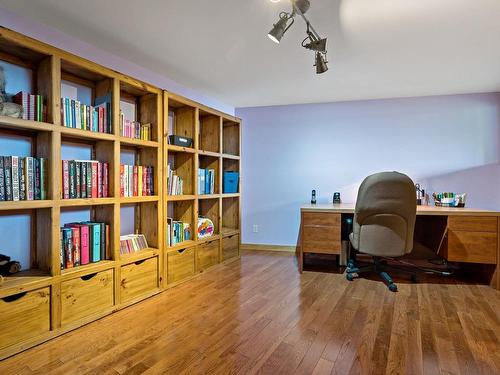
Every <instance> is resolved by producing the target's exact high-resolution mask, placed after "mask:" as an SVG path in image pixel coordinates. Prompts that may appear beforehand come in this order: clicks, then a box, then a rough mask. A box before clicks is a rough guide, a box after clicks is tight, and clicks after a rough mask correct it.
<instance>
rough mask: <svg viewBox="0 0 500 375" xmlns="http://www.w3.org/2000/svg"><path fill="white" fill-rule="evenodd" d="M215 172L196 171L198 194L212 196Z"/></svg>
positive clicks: (201, 169) (212, 170)
mask: <svg viewBox="0 0 500 375" xmlns="http://www.w3.org/2000/svg"><path fill="white" fill-rule="evenodd" d="M214 186H215V170H214V169H203V168H199V169H198V194H214V191H215V188H214Z"/></svg>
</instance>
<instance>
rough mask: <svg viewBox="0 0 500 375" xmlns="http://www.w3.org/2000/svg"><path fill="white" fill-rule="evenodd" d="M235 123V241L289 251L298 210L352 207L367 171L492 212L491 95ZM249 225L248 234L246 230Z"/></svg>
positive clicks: (497, 197)
mask: <svg viewBox="0 0 500 375" xmlns="http://www.w3.org/2000/svg"><path fill="white" fill-rule="evenodd" d="M236 115H237V116H239V117H241V118H242V119H243V149H242V152H243V178H242V189H243V203H242V211H243V217H242V222H243V223H242V226H243V228H242V232H243V233H242V240H243V242H244V243H259V244H273V245H295V244H296V241H297V234H298V227H299V207H300V206H301V205H302V204H304V203H307V202H308V201H309V200H310V194H311V190H312V189H316V190H317V192H318V202H323V203H326V202H328V201H330V202H331V199H332V194H333V192H334V191H339V192H341V194H342V198H343V201H344V202H354V201H355V198H356V193H357V189H358V186H359V184H360V183H361V181H362V180H363V178H364V177H365V176H367V175H369V174H371V173H375V172H379V171H385V170H398V171H401V172H404V173H407V174H408V175H410V176H411V177H412V178H413V179H414V181H415V182H420V183H421V184H423V186H424V187H425V188H426V189H427V190H429V191H457V192H467V193H468V199H469V200H468V205H469V206H470V207H473V206H474V207H478V208H494V209H500V191H499V186H500V184H499V183H500V164H499V161H500V134H499V132H500V93H493V94H471V95H454V96H436V97H424V98H408V99H390V100H372V101H357V102H343V103H327V104H306V105H293V106H276V107H258V108H237V109H236ZM254 224H256V225H258V226H259V230H258V233H253V230H252V229H253V225H254Z"/></svg>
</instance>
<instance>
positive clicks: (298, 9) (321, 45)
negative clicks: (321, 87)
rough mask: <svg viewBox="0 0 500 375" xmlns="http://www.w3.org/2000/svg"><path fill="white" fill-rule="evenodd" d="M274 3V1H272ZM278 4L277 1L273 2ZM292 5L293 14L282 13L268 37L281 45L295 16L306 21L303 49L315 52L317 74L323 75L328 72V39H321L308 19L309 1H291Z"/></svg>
mask: <svg viewBox="0 0 500 375" xmlns="http://www.w3.org/2000/svg"><path fill="white" fill-rule="evenodd" d="M271 1H272V0H271ZM273 2H276V1H273ZM290 2H291V3H292V12H291V13H287V12H281V13H280V19H279V20H278V22H276V23H275V24H274V25H273V28H272V29H271V31H269V33H268V34H267V36H268V37H269V39H271V40H272V41H273V42H275V43H279V42H280V41H281V38H283V35H285V33H286V32H287V30H288V29H289V28H290V27H291V26H292V25H293V23H294V20H295V16H296V15H297V14H298V15H300V16H301V17H302V19H303V20H304V21H305V23H306V26H307V29H306V34H307V36H306V38H305V39H304V40H303V41H302V47H304V48H306V49H309V50H311V51H315V64H314V66H315V67H316V73H317V74H321V73H324V72H326V71H327V70H328V66H327V65H326V64H327V62H328V61H327V60H326V42H327V39H326V38H321V37H320V36H319V34H318V33H317V32H316V30H314V28H313V26H312V25H311V23H310V22H309V20H308V19H307V18H306V16H305V13H306V12H307V11H308V10H309V8H310V6H311V3H310V2H309V0H290Z"/></svg>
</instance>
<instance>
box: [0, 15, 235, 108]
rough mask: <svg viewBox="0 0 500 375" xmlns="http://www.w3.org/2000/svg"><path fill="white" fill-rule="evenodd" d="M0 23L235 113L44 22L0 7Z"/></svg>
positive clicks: (206, 103) (163, 87)
mask: <svg viewBox="0 0 500 375" xmlns="http://www.w3.org/2000/svg"><path fill="white" fill-rule="evenodd" d="M0 25H1V26H3V27H6V28H8V29H11V30H14V31H17V32H20V33H22V34H24V35H27V36H30V37H32V38H34V39H37V40H40V41H42V42H45V43H47V44H50V45H53V46H55V47H58V48H60V49H63V50H65V51H68V52H71V53H73V54H75V55H77V56H80V57H84V58H86V59H88V60H91V61H94V62H96V63H98V64H101V65H103V66H105V67H108V68H111V69H113V70H116V71H119V72H121V73H123V74H126V75H129V76H132V77H134V78H137V79H140V80H142V81H144V82H147V83H150V84H152V85H154V86H156V87H160V88H162V89H165V90H169V91H171V92H174V93H176V94H179V95H182V96H185V97H187V98H190V99H192V100H194V101H197V102H199V103H202V104H205V105H207V106H209V107H212V108H215V109H218V110H220V111H222V112H225V113H228V114H231V115H232V114H234V107H233V106H230V105H227V104H225V103H221V102H219V101H217V100H215V99H214V98H210V97H207V96H204V95H201V94H200V93H198V92H196V91H193V90H191V89H189V88H188V87H184V86H182V85H180V84H178V83H176V82H175V81H173V80H171V79H169V78H168V77H165V76H163V75H160V74H158V73H155V72H152V71H150V70H147V69H145V68H143V67H141V66H139V65H137V64H134V63H132V62H130V61H127V60H125V59H122V58H120V57H118V56H115V55H113V54H111V53H108V52H106V51H103V50H101V49H98V48H96V47H94V46H92V45H90V44H88V43H85V42H83V41H81V40H78V39H75V38H73V37H71V36H69V35H66V34H64V33H61V32H60V31H57V30H56V29H53V28H51V27H49V26H46V25H42V24H40V23H38V22H35V21H33V20H31V19H28V18H26V17H23V16H21V15H19V14H16V13H13V12H10V11H8V10H6V9H3V8H1V7H0Z"/></svg>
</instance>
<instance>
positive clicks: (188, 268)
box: [167, 247, 195, 284]
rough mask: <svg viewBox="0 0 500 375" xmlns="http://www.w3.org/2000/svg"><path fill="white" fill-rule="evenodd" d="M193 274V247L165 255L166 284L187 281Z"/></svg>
mask: <svg viewBox="0 0 500 375" xmlns="http://www.w3.org/2000/svg"><path fill="white" fill-rule="evenodd" d="M194 274H195V247H187V248H186V247H185V248H179V249H177V250H173V251H170V252H168V253H167V284H174V283H177V282H180V281H182V280H185V279H188V278H189V277H192V276H193V275H194Z"/></svg>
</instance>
